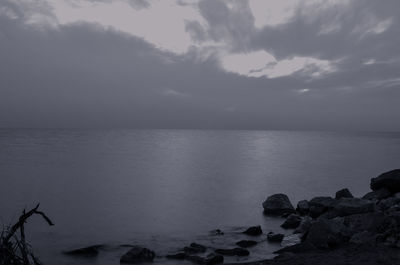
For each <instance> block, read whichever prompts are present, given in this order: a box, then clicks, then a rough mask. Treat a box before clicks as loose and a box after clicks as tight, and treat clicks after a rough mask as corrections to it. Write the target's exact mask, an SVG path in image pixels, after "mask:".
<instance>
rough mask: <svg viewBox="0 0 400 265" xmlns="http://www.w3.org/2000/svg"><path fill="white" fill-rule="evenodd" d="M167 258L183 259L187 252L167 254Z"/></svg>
mask: <svg viewBox="0 0 400 265" xmlns="http://www.w3.org/2000/svg"><path fill="white" fill-rule="evenodd" d="M165 257H166V258H167V259H178V260H183V259H185V257H186V253H185V252H179V253H175V254H169V255H167V256H165Z"/></svg>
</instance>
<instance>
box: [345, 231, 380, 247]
mask: <svg viewBox="0 0 400 265" xmlns="http://www.w3.org/2000/svg"><path fill="white" fill-rule="evenodd" d="M377 237H378V235H377V234H376V233H372V232H368V231H362V232H359V233H356V234H354V235H353V236H352V237H351V238H350V240H349V242H350V243H353V244H368V245H375V244H376V242H377Z"/></svg>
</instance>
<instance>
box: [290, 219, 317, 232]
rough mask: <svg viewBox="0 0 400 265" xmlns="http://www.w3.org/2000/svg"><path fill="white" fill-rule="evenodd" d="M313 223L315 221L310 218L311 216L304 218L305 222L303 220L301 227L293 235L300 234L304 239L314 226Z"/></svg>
mask: <svg viewBox="0 0 400 265" xmlns="http://www.w3.org/2000/svg"><path fill="white" fill-rule="evenodd" d="M312 222H313V220H312V218H311V217H309V216H306V217H304V218H303V220H301V223H300V225H299V227H297V228H296V230H294V232H293V233H294V234H300V235H301V236H302V237H303V236H304V235H306V234H307V233H308V231H309V230H310V227H311V226H312Z"/></svg>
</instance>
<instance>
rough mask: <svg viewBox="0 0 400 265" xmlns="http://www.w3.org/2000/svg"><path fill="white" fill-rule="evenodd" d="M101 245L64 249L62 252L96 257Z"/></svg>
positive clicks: (70, 254)
mask: <svg viewBox="0 0 400 265" xmlns="http://www.w3.org/2000/svg"><path fill="white" fill-rule="evenodd" d="M101 247H103V245H94V246H89V247H84V248H78V249H74V250H69V251H64V252H63V254H65V255H69V256H81V257H96V256H97V255H98V254H99V248H101Z"/></svg>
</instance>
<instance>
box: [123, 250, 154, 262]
mask: <svg viewBox="0 0 400 265" xmlns="http://www.w3.org/2000/svg"><path fill="white" fill-rule="evenodd" d="M155 256H156V254H155V253H154V252H153V251H151V250H149V249H147V248H143V247H139V246H136V247H133V248H132V249H131V250H129V251H128V252H127V253H125V254H124V255H123V256H122V257H121V259H120V262H121V263H131V264H134V263H143V262H152V261H153V259H154V257H155Z"/></svg>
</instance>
